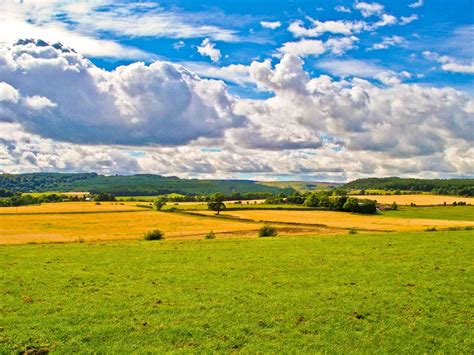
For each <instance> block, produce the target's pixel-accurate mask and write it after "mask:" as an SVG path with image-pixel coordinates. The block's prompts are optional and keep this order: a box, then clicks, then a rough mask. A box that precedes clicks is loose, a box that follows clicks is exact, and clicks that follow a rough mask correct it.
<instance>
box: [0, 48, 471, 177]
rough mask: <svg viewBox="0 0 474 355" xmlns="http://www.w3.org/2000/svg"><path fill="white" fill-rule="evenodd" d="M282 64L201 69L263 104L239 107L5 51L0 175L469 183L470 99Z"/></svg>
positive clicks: (184, 84)
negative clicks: (465, 178) (233, 80)
mask: <svg viewBox="0 0 474 355" xmlns="http://www.w3.org/2000/svg"><path fill="white" fill-rule="evenodd" d="M320 42H322V41H320ZM327 42H328V41H327ZM295 43H298V42H295ZM320 44H322V45H323V47H324V49H325V50H326V51H329V50H330V48H329V46H328V45H327V44H325V43H324V42H322V43H320ZM320 50H321V49H320ZM300 53H301V52H300ZM304 53H306V52H303V54H304ZM281 55H282V57H281V59H280V60H279V61H277V62H276V64H272V60H274V59H272V60H270V59H268V60H264V61H254V62H252V63H251V64H250V65H249V66H243V65H242V66H236V67H231V66H229V67H224V68H218V67H216V66H214V65H211V64H207V65H208V66H209V67H210V68H211V69H213V70H216V71H219V70H220V69H225V70H227V72H228V73H227V75H229V76H235V77H239V76H241V77H242V78H245V79H242V80H243V81H245V82H253V83H255V84H256V85H257V87H258V88H259V89H260V90H265V91H267V92H269V93H270V94H271V95H270V97H268V98H266V99H239V98H237V97H233V96H231V95H230V94H228V93H227V90H226V87H225V85H224V83H223V82H221V81H216V80H204V79H202V78H200V77H198V76H197V75H196V74H195V73H193V72H191V71H190V70H189V68H188V69H185V68H184V67H183V66H182V65H176V64H171V63H166V62H161V61H158V62H156V63H153V64H151V65H145V64H143V63H134V64H131V65H127V66H122V67H119V68H117V69H116V70H113V71H105V70H102V69H100V68H97V67H96V66H95V65H93V64H92V63H91V62H89V61H88V60H86V59H84V58H83V57H82V56H80V55H79V54H77V53H75V52H73V51H71V50H70V49H68V48H65V47H63V46H60V45H59V44H56V45H48V44H47V43H43V42H36V41H22V42H20V43H18V44H16V45H14V46H10V47H1V49H0V78H2V79H1V81H2V82H1V83H0V166H1V167H2V168H1V170H2V171H4V172H20V171H98V172H101V173H109V174H110V173H140V172H153V173H159V174H164V175H179V176H182V177H196V176H198V177H211V176H212V177H221V178H225V177H233V178H235V177H238V176H240V174H246V175H247V176H254V177H258V176H261V177H265V178H269V177H270V178H271V177H272V176H282V175H287V176H293V177H295V176H298V177H305V178H315V177H321V176H324V177H325V178H326V179H335V180H346V179H352V178H355V177H364V176H368V175H381V176H383V175H410V176H417V175H423V176H462V175H469V174H470V175H472V171H474V161H473V158H472V156H473V155H474V154H473V148H472V147H473V140H474V137H473V136H472V133H471V132H473V131H474V126H473V125H474V122H473V121H472V117H473V115H474V102H473V100H472V98H470V97H469V96H468V95H465V94H463V93H462V92H460V91H457V90H455V89H452V88H433V87H430V86H426V85H413V84H404V83H402V80H403V78H404V77H407V76H410V74H409V73H404V72H402V73H394V72H391V71H390V70H387V69H386V68H383V67H379V66H377V65H375V64H372V63H367V62H359V63H347V61H336V60H332V61H326V62H327V63H334V62H335V63H337V65H333V66H332V67H329V66H327V65H326V68H327V70H328V72H330V73H332V74H334V75H337V76H341V77H342V78H341V79H337V80H336V79H334V78H333V77H330V76H328V75H321V76H319V77H315V78H311V76H310V75H309V73H308V72H307V71H306V70H305V69H304V67H303V65H304V63H303V59H302V57H304V55H301V54H300V55H298V56H295V55H292V54H289V53H283V52H282V53H281ZM184 65H186V63H184ZM318 65H319V64H318ZM229 73H231V74H229ZM217 75H221V76H222V75H223V74H222V73H220V74H216V76H217ZM384 75H386V77H385V78H384V77H383V76H384ZM363 78H368V79H374V78H375V79H377V78H379V79H377V80H380V81H381V82H384V83H386V84H385V85H380V84H375V83H374V82H369V81H367V80H365V79H363ZM45 82H47V83H48V84H49V85H43V84H44V83H45ZM63 141H66V142H63ZM132 145H136V146H133V147H132ZM138 146H139V147H138ZM209 147H211V148H216V149H205V148H209ZM203 148H204V149H203ZM137 153H138V154H137Z"/></svg>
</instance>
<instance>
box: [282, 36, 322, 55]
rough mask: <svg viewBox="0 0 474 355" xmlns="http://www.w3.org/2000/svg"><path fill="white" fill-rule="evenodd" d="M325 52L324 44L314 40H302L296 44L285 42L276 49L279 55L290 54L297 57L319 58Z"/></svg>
mask: <svg viewBox="0 0 474 355" xmlns="http://www.w3.org/2000/svg"><path fill="white" fill-rule="evenodd" d="M325 51H326V48H325V46H324V43H323V42H322V41H320V40H315V39H302V40H300V41H298V42H286V43H283V46H281V47H280V48H278V52H280V53H281V54H292V55H295V56H298V57H307V56H319V55H321V54H323V53H324V52H325Z"/></svg>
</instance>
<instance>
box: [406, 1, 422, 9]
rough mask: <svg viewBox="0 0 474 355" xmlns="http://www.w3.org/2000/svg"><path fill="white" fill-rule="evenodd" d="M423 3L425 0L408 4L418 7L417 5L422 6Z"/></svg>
mask: <svg viewBox="0 0 474 355" xmlns="http://www.w3.org/2000/svg"><path fill="white" fill-rule="evenodd" d="M423 3H424V0H417V1H415V2H414V3H411V4H410V5H408V6H409V7H411V8H417V7H422V6H423Z"/></svg>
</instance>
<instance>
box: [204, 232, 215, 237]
mask: <svg viewBox="0 0 474 355" xmlns="http://www.w3.org/2000/svg"><path fill="white" fill-rule="evenodd" d="M215 238H216V234H215V233H214V232H213V231H210V232H209V233H207V234H206V235H205V236H204V239H215Z"/></svg>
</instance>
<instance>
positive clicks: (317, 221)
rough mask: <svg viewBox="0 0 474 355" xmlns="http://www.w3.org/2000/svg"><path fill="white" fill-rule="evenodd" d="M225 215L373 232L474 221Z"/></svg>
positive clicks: (314, 213) (296, 213)
mask: <svg viewBox="0 0 474 355" xmlns="http://www.w3.org/2000/svg"><path fill="white" fill-rule="evenodd" d="M199 213H202V214H212V212H210V211H202V212H199ZM222 215H223V216H230V217H237V218H242V219H249V220H253V221H268V222H278V223H298V224H304V225H323V226H326V227H329V228H331V227H333V228H336V227H337V228H354V229H361V230H370V231H400V232H402V231H422V230H425V229H430V228H437V229H444V228H454V227H461V228H464V227H467V226H473V225H474V222H472V221H449V220H437V219H421V218H420V219H412V218H398V217H387V216H382V215H360V214H353V213H346V212H333V211H278V210H272V211H270V210H266V211H260V210H249V211H227V212H225V213H223V214H222Z"/></svg>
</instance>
